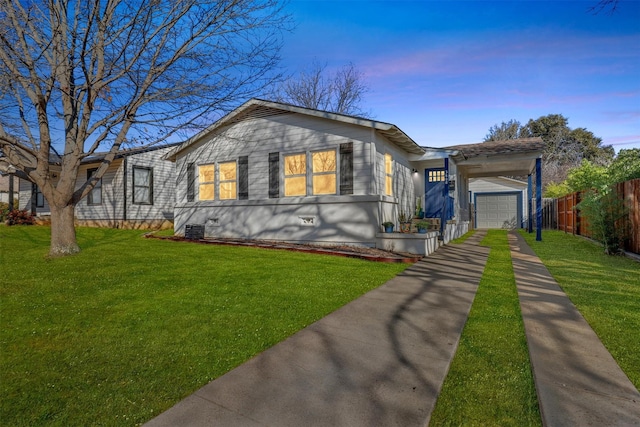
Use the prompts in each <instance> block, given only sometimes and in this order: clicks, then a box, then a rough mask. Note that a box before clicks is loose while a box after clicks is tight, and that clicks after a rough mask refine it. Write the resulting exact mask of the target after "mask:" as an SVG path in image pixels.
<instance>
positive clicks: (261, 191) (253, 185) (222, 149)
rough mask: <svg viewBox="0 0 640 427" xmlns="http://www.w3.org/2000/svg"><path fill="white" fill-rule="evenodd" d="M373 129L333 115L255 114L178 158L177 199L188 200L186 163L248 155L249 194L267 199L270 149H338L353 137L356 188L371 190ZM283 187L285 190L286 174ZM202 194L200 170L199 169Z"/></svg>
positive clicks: (282, 151)
mask: <svg viewBox="0 0 640 427" xmlns="http://www.w3.org/2000/svg"><path fill="white" fill-rule="evenodd" d="M369 136H370V133H369V132H367V131H366V130H363V129H362V128H360V127H358V126H350V125H344V124H342V125H341V126H336V123H334V122H332V121H330V120H322V119H316V118H307V117H302V118H301V117H298V115H296V114H286V115H279V116H274V117H271V118H261V119H250V120H246V121H243V122H240V123H237V124H235V125H233V126H230V127H227V128H225V129H222V130H221V131H219V132H218V133H217V134H216V135H211V136H210V137H208V138H206V139H205V140H203V141H202V142H201V143H200V144H198V145H197V146H196V147H195V148H194V149H193V150H191V151H189V153H188V154H186V155H185V156H182V157H180V158H179V159H178V160H177V162H176V165H177V174H178V175H177V198H176V202H177V203H178V204H181V203H186V202H187V179H186V176H187V175H186V168H187V165H188V164H189V163H194V164H195V165H196V166H197V165H204V164H211V163H220V162H227V161H237V160H238V158H239V157H240V156H248V157H249V200H257V199H265V198H268V195H269V174H268V170H269V163H268V162H269V153H272V152H278V153H280V154H281V156H282V155H284V154H294V153H301V152H312V151H317V150H322V149H330V148H333V149H336V150H337V149H338V148H339V146H340V144H342V143H345V142H353V159H354V162H353V177H354V194H368V191H369V180H370V179H371V167H370V163H369V162H368V161H367V155H366V153H367V152H368V149H369V148H368V144H367V143H366V142H367V140H368V138H369ZM280 187H281V193H280V195H281V196H282V195H283V193H282V187H283V176H282V168H281V177H280ZM196 199H197V170H196Z"/></svg>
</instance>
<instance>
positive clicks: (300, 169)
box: [284, 153, 307, 197]
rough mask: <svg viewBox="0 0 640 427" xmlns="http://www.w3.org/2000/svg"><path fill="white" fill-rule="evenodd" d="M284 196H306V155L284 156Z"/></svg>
mask: <svg viewBox="0 0 640 427" xmlns="http://www.w3.org/2000/svg"><path fill="white" fill-rule="evenodd" d="M284 195H285V196H286V197H288V196H306V195H307V155H306V153H301V154H290V155H285V156H284Z"/></svg>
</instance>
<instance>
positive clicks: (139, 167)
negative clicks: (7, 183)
mask: <svg viewBox="0 0 640 427" xmlns="http://www.w3.org/2000/svg"><path fill="white" fill-rule="evenodd" d="M174 146H175V144H171V145H163V146H153V147H150V148H141V149H131V150H123V151H122V152H120V153H118V155H117V156H116V158H115V159H114V160H113V162H112V163H111V165H110V166H109V168H108V169H107V171H106V173H105V174H104V175H103V177H102V179H101V180H100V182H99V183H98V184H97V185H96V187H95V188H94V189H93V190H92V191H91V193H89V195H88V196H87V197H85V198H84V199H82V200H81V201H80V202H79V203H78V204H77V205H76V209H75V215H76V223H77V224H78V225H84V226H99V227H118V228H169V227H171V226H172V222H173V209H174V205H175V194H176V191H175V176H176V174H175V167H174V165H173V164H172V163H170V162H167V161H165V160H164V156H165V155H166V154H167V153H168V152H169V151H170V150H171V149H172V148H174ZM103 157H104V154H95V155H93V156H91V157H87V158H85V159H84V160H83V161H82V164H81V166H80V170H79V173H78V179H77V182H76V188H79V187H80V186H81V185H82V184H83V183H84V182H85V181H86V180H87V178H88V177H89V176H90V175H91V174H92V173H93V172H94V171H95V170H96V169H97V168H98V166H100V162H101V160H102V159H103ZM50 170H51V176H52V178H53V179H54V180H57V179H58V171H59V166H57V165H56V163H55V162H53V163H52V164H51V166H50ZM20 207H21V208H22V209H28V210H31V211H32V212H33V213H34V214H35V215H37V217H38V218H39V219H40V220H42V221H46V220H47V219H48V218H49V216H50V213H51V212H50V209H49V205H48V203H47V201H46V200H45V198H44V197H43V196H42V193H41V192H40V191H39V189H38V187H37V186H36V185H35V184H32V183H31V182H29V181H26V180H24V179H21V180H20Z"/></svg>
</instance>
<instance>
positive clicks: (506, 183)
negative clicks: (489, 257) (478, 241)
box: [469, 176, 529, 228]
mask: <svg viewBox="0 0 640 427" xmlns="http://www.w3.org/2000/svg"><path fill="white" fill-rule="evenodd" d="M527 188H528V184H527V183H526V182H523V181H519V180H517V179H512V178H507V177H504V176H493V177H485V178H472V179H470V180H469V201H470V202H471V204H472V206H473V207H474V210H475V212H473V213H472V218H473V221H474V226H475V228H520V227H524V223H525V220H526V219H527V218H528V215H529V213H528V206H527V205H528V203H527Z"/></svg>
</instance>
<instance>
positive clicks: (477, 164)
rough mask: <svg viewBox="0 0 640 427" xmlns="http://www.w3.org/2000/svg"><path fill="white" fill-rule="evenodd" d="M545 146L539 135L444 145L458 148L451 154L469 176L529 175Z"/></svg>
mask: <svg viewBox="0 0 640 427" xmlns="http://www.w3.org/2000/svg"><path fill="white" fill-rule="evenodd" d="M544 148H545V143H544V141H543V140H542V138H539V137H536V138H519V139H511V140H506V141H491V142H482V143H479V144H465V145H454V146H451V147H446V149H447V150H455V151H457V153H456V154H455V155H453V156H452V157H453V158H454V160H455V162H456V165H457V166H458V167H459V168H460V169H461V170H462V171H463V172H464V173H465V174H466V175H467V177H469V178H477V177H483V176H499V175H503V176H522V175H529V174H531V173H532V172H533V170H534V168H535V161H536V159H537V158H540V157H542V152H543V150H544Z"/></svg>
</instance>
